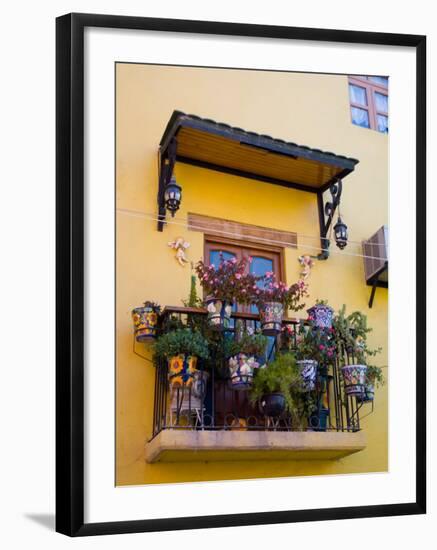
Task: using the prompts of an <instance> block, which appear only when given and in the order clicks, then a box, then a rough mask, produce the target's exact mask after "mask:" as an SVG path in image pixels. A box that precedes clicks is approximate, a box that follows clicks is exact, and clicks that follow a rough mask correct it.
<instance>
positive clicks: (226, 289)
mask: <svg viewBox="0 0 437 550" xmlns="http://www.w3.org/2000/svg"><path fill="white" fill-rule="evenodd" d="M249 262H250V259H249V258H243V259H242V260H240V261H237V260H236V259H235V258H232V259H231V260H224V259H223V256H222V255H220V263H219V265H218V266H217V267H216V266H215V265H214V264H211V265H206V264H205V263H204V262H202V261H200V262H198V264H197V266H196V273H197V275H198V277H199V280H200V284H201V285H202V287H203V289H204V291H205V295H206V298H205V303H206V309H207V310H208V322H209V324H210V326H211V327H212V328H214V329H216V330H226V329H228V328H229V326H230V323H231V314H232V307H233V304H234V303H235V302H238V303H240V304H248V303H249V301H250V289H251V288H252V287H253V286H254V285H256V277H255V276H254V275H252V274H250V273H249V274H248V273H247V264H248V263H249Z"/></svg>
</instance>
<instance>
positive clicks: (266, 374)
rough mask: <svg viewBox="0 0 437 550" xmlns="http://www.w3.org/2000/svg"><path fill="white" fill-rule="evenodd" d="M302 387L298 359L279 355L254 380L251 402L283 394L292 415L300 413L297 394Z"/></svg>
mask: <svg viewBox="0 0 437 550" xmlns="http://www.w3.org/2000/svg"><path fill="white" fill-rule="evenodd" d="M301 387H302V380H301V377H300V373H299V369H298V367H297V365H296V358H295V357H294V355H293V354H292V353H280V354H277V355H276V357H275V359H274V360H273V361H272V362H270V363H269V364H268V365H267V366H265V367H263V368H260V369H258V371H257V373H256V376H255V377H254V379H253V386H252V389H251V392H250V401H251V402H252V403H256V402H258V401H259V400H260V399H261V398H262V397H263V396H264V395H268V394H271V393H276V392H278V393H281V394H282V395H283V396H284V397H285V402H286V407H287V410H288V412H289V413H290V414H292V415H296V414H297V413H298V410H297V404H296V401H295V392H296V391H299V389H300V388H301Z"/></svg>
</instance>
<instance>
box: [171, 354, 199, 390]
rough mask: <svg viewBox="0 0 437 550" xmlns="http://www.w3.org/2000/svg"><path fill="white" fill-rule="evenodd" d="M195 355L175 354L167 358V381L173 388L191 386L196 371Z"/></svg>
mask: <svg viewBox="0 0 437 550" xmlns="http://www.w3.org/2000/svg"><path fill="white" fill-rule="evenodd" d="M196 366H197V357H194V356H193V355H183V354H180V355H175V356H174V357H171V358H170V359H169V360H168V381H169V383H170V386H171V387H173V388H177V387H180V388H191V387H192V386H193V384H194V380H195V378H194V375H195V373H196V372H197V369H196Z"/></svg>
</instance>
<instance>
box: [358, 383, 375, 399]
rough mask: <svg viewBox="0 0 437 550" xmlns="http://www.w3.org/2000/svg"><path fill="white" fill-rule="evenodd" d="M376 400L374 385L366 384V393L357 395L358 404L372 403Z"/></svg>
mask: <svg viewBox="0 0 437 550" xmlns="http://www.w3.org/2000/svg"><path fill="white" fill-rule="evenodd" d="M374 398H375V386H374V384H366V385H365V386H364V392H363V393H362V394H360V395H357V401H358V403H370V402H372V401H373V399H374Z"/></svg>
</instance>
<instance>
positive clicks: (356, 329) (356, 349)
mask: <svg viewBox="0 0 437 550" xmlns="http://www.w3.org/2000/svg"><path fill="white" fill-rule="evenodd" d="M333 327H334V333H335V338H336V342H337V353H338V357H339V359H340V364H341V365H342V366H341V372H342V376H343V381H344V389H345V393H346V395H354V396H357V397H358V398H359V399H362V398H364V397H365V392H366V386H367V383H368V366H367V363H368V358H369V357H371V356H374V355H376V354H378V353H380V352H381V348H378V349H371V348H369V346H368V344H367V335H368V333H369V332H371V331H372V329H371V328H370V327H368V325H367V317H366V315H364V314H363V313H361V312H360V311H354V312H353V313H351V314H350V315H346V306H345V305H343V307H342V308H341V309H340V310H339V311H338V313H337V314H336V315H335V317H334V320H333ZM354 361H356V363H355V362H354ZM377 372H378V371H375V370H373V369H372V370H371V373H372V377H374V375H375V374H376V373H377ZM381 374H382V373H381Z"/></svg>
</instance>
